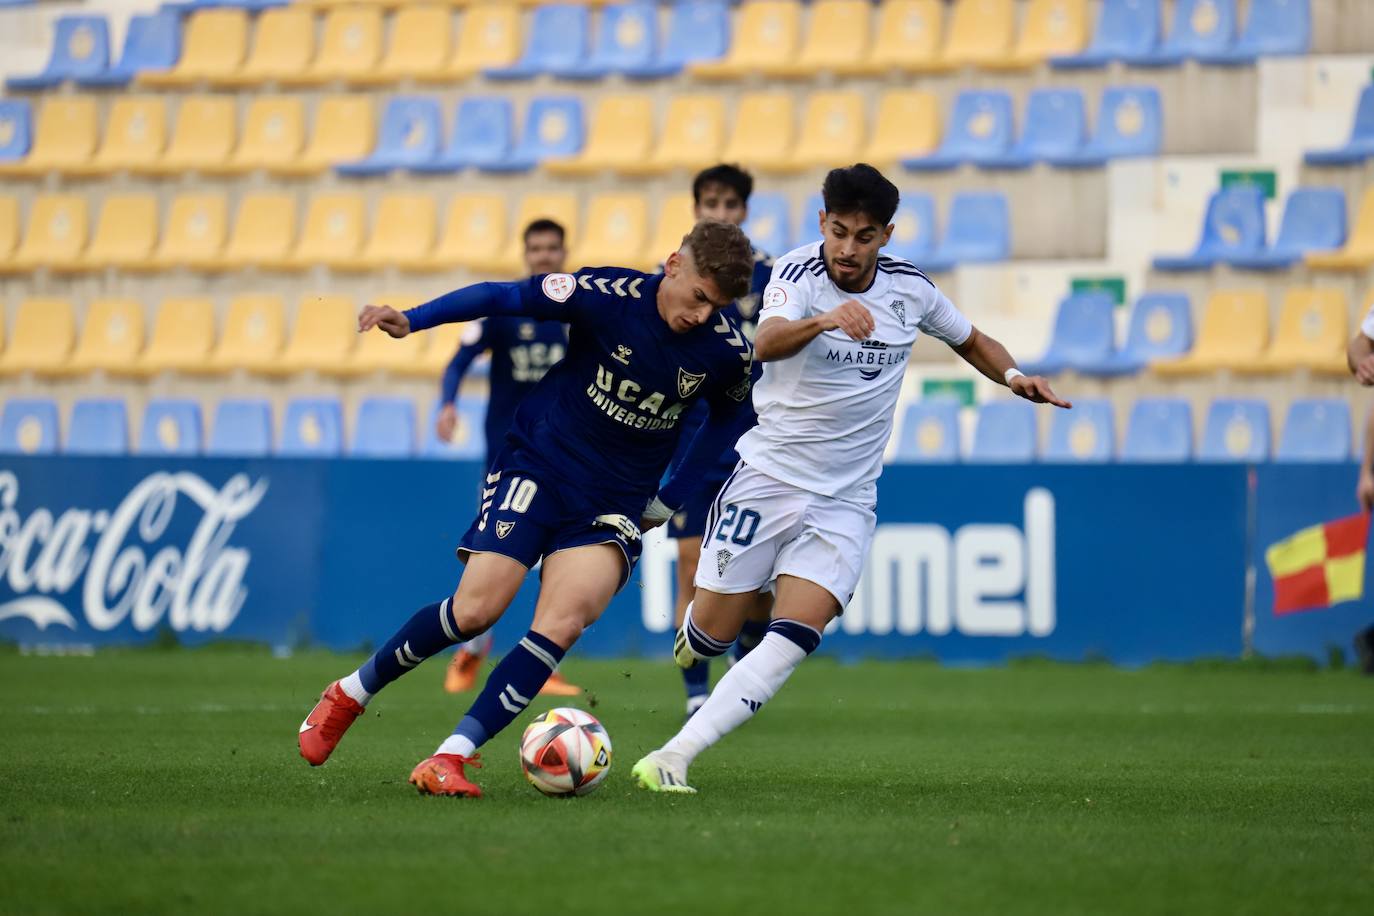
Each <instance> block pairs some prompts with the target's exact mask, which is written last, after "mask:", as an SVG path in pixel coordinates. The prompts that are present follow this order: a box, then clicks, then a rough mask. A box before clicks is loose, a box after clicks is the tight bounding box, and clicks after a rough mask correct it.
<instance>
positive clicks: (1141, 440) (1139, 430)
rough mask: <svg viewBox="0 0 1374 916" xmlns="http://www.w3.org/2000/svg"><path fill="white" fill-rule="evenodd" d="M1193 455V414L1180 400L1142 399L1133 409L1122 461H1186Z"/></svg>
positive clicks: (1123, 445) (1128, 424)
mask: <svg viewBox="0 0 1374 916" xmlns="http://www.w3.org/2000/svg"><path fill="white" fill-rule="evenodd" d="M1192 456H1193V411H1192V409H1191V408H1190V407H1189V406H1188V402H1187V401H1185V400H1182V399H1178V398H1141V399H1140V400H1138V401H1136V402H1135V405H1134V406H1133V407H1132V408H1131V416H1130V419H1129V420H1128V421H1127V423H1126V440H1125V441H1124V442H1123V443H1122V444H1121V458H1120V460H1122V461H1134V462H1165V463H1167V462H1184V461H1188V460H1189V459H1191V458H1192Z"/></svg>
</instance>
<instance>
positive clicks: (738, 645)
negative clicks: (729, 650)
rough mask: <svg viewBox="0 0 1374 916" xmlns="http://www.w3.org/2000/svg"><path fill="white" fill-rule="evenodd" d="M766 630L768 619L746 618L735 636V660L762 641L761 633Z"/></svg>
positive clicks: (742, 656)
mask: <svg viewBox="0 0 1374 916" xmlns="http://www.w3.org/2000/svg"><path fill="white" fill-rule="evenodd" d="M767 632H768V621H766V620H746V621H744V626H743V628H741V629H740V631H739V635H738V636H736V637H735V649H734V655H735V661H739V660H740V659H742V658H744V656H746V655H748V654H749V650H750V649H752V648H754V647H755V646H757V645H758V644H759V643H760V642H762V641H763V635H764V634H765V633H767Z"/></svg>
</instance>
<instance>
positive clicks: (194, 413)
mask: <svg viewBox="0 0 1374 916" xmlns="http://www.w3.org/2000/svg"><path fill="white" fill-rule="evenodd" d="M203 438H204V433H203V432H202V423H201V418H200V404H199V402H197V401H193V400H190V399H189V398H188V399H183V398H153V399H152V400H150V401H149V402H148V406H147V407H145V408H144V410H143V428H142V429H141V430H140V431H139V434H138V453H139V454H140V455H178V456H190V455H198V454H200V450H201V440H202V439H203Z"/></svg>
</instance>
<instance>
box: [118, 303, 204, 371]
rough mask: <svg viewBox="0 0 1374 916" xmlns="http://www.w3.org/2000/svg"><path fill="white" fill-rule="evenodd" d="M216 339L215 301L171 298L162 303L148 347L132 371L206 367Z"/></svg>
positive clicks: (195, 369)
mask: <svg viewBox="0 0 1374 916" xmlns="http://www.w3.org/2000/svg"><path fill="white" fill-rule="evenodd" d="M214 340H215V306H214V303H212V302H211V301H210V300H209V299H201V298H195V297H190V298H174V299H167V300H165V301H164V302H163V303H162V305H161V306H159V307H158V310H157V318H156V319H155V320H154V322H153V333H152V335H151V336H150V337H149V339H148V347H147V349H145V350H144V351H143V355H142V357H141V358H140V359H139V360H138V362H137V363H135V364H134V365H132V366H131V367H129V371H130V372H133V373H136V374H140V375H156V374H157V373H160V372H200V371H203V367H204V365H205V362H206V359H207V358H208V357H209V355H210V350H211V348H212V347H213V346H214Z"/></svg>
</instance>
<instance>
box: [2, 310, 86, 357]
mask: <svg viewBox="0 0 1374 916" xmlns="http://www.w3.org/2000/svg"><path fill="white" fill-rule="evenodd" d="M75 341H76V316H75V314H74V313H73V311H72V304H71V303H70V302H68V301H67V300H66V299H38V298H32V299H24V300H22V301H21V302H20V303H19V308H18V310H17V312H16V314H15V316H14V325H13V326H12V328H11V329H10V336H9V343H8V345H7V346H6V347H5V349H4V351H3V352H0V375H17V374H20V373H24V372H33V373H37V374H39V375H56V374H60V373H61V372H63V371H64V370H65V369H66V366H67V359H68V357H69V356H70V354H71V351H72V345H73V344H74V342H75Z"/></svg>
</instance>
